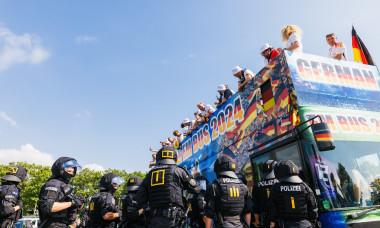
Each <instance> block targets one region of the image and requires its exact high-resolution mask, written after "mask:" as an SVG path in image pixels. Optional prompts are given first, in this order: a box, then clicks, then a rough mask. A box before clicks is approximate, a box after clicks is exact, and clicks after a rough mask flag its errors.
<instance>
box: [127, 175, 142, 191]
mask: <svg viewBox="0 0 380 228" xmlns="http://www.w3.org/2000/svg"><path fill="white" fill-rule="evenodd" d="M142 182H143V180H142V179H141V178H140V177H138V176H131V177H130V178H129V180H128V182H127V191H128V192H133V191H137V190H139V187H140V185H141V183H142Z"/></svg>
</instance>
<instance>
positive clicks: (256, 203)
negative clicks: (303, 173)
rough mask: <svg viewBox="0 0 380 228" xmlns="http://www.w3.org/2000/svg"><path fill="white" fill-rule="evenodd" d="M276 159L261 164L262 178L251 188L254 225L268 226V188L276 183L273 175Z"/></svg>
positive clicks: (264, 227)
mask: <svg viewBox="0 0 380 228" xmlns="http://www.w3.org/2000/svg"><path fill="white" fill-rule="evenodd" d="M276 165H277V162H276V161H273V160H268V161H266V162H265V163H264V164H263V165H262V166H261V173H262V180H261V181H259V182H256V183H255V184H254V185H253V189H252V199H253V212H254V216H255V223H254V225H255V227H263V228H269V227H270V222H269V219H268V207H269V196H270V189H271V187H272V186H273V185H274V184H275V183H278V180H277V179H276V177H275V175H274V167H275V166H276Z"/></svg>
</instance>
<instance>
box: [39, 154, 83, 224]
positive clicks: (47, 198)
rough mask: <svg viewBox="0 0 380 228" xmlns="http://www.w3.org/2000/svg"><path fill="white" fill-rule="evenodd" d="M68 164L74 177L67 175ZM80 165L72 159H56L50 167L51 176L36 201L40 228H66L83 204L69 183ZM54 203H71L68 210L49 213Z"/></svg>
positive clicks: (81, 198)
mask: <svg viewBox="0 0 380 228" xmlns="http://www.w3.org/2000/svg"><path fill="white" fill-rule="evenodd" d="M67 163H70V164H71V165H70V167H71V168H74V169H75V172H74V175H71V174H69V173H67V172H66V171H65V170H64V169H65V167H64V166H65V164H67ZM80 168H81V167H80V165H79V164H78V163H77V162H76V160H75V159H73V158H68V157H61V158H58V159H57V160H56V161H55V162H54V164H53V166H52V167H51V171H52V176H51V177H50V178H49V180H48V182H47V183H46V184H44V185H43V186H42V188H41V191H40V194H39V200H38V203H37V204H38V211H39V216H40V221H41V227H43V228H46V227H68V226H69V225H70V224H72V223H73V222H74V221H75V219H76V215H77V212H78V208H80V207H81V206H82V205H83V203H84V198H83V197H79V196H75V195H74V194H73V193H72V191H73V189H72V188H71V185H69V182H70V180H71V178H72V177H74V176H75V174H76V172H77V171H78V169H80ZM55 202H71V203H72V206H71V207H70V208H67V209H64V210H61V211H58V212H54V213H53V212H51V210H52V207H53V204H54V203H55Z"/></svg>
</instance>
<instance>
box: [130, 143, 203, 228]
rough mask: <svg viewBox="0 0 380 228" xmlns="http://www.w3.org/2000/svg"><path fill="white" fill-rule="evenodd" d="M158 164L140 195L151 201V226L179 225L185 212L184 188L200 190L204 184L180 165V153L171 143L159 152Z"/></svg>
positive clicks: (167, 226)
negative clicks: (178, 156)
mask: <svg viewBox="0 0 380 228" xmlns="http://www.w3.org/2000/svg"><path fill="white" fill-rule="evenodd" d="M156 159H157V166H155V167H154V168H153V169H151V170H150V172H149V173H148V174H147V175H146V177H145V179H144V181H143V183H142V184H141V186H140V188H139V190H138V192H137V195H136V199H137V202H138V203H139V204H146V203H147V202H149V207H150V221H149V227H156V228H159V227H163V228H170V227H178V225H179V224H180V222H181V219H182V217H183V215H184V209H185V205H184V201H183V197H182V194H183V190H188V192H189V193H199V192H200V191H201V188H200V186H199V184H198V183H197V182H196V181H195V180H194V178H193V176H192V175H190V174H189V173H188V172H187V171H186V170H185V169H183V168H181V167H178V166H177V165H176V161H177V153H176V151H175V150H174V148H173V147H171V146H164V147H163V148H161V149H160V150H159V151H158V152H157V158H156Z"/></svg>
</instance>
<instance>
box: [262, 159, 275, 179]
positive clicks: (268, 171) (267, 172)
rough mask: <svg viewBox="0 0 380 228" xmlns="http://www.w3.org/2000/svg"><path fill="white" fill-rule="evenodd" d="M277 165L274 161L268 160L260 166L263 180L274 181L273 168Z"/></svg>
mask: <svg viewBox="0 0 380 228" xmlns="http://www.w3.org/2000/svg"><path fill="white" fill-rule="evenodd" d="M276 165H277V162H276V161H274V160H268V161H266V162H265V163H264V164H263V165H262V166H261V173H262V174H263V179H264V180H268V179H274V178H276V176H275V175H274V167H275V166H276Z"/></svg>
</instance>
